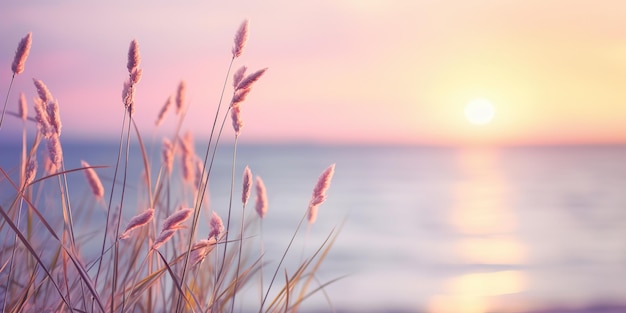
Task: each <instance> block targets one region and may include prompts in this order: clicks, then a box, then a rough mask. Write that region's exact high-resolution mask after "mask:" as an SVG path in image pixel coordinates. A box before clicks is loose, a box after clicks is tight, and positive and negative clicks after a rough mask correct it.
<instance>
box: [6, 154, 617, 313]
mask: <svg viewBox="0 0 626 313" xmlns="http://www.w3.org/2000/svg"><path fill="white" fill-rule="evenodd" d="M64 149H65V160H66V161H65V162H66V167H67V168H73V167H79V166H80V163H79V162H80V160H81V159H84V160H86V161H88V162H89V163H91V164H92V165H113V164H114V162H115V157H116V153H117V148H116V146H115V145H104V144H103V145H81V144H66V145H65V146H64ZM203 149H205V148H204V147H202V146H201V145H200V144H198V146H197V150H198V151H199V154H202V155H203V154H204V152H203ZM158 150H159V149H158V148H156V149H155V150H154V151H152V150H150V149H149V151H148V152H149V154H150V155H151V156H153V157H154V158H155V159H156V160H159V159H160V155H159V151H158ZM132 152H133V153H134V154H135V157H133V158H132V159H131V162H130V172H129V173H130V174H129V181H130V183H129V185H130V188H131V189H130V190H132V189H133V188H134V189H135V190H140V191H141V187H139V186H138V182H139V177H140V173H141V169H142V167H141V162H140V158H138V157H136V156H137V155H138V149H137V148H136V147H135V148H133V151H132ZM237 156H238V161H237V173H236V175H235V176H236V182H235V184H236V193H235V199H238V197H239V192H240V191H239V190H240V187H239V186H240V183H241V182H240V180H241V178H240V177H241V172H242V170H243V167H244V166H245V165H249V166H250V168H251V169H252V171H253V173H254V174H255V175H259V176H261V177H262V178H263V180H264V181H265V185H266V187H267V192H268V196H269V210H268V214H267V216H266V218H265V220H264V222H263V223H264V224H263V238H264V241H265V248H266V255H267V256H268V257H269V258H270V259H269V261H270V262H271V263H270V265H269V266H268V268H269V269H268V268H266V272H267V274H266V277H268V276H270V272H271V269H273V268H271V267H272V266H276V264H277V262H278V259H279V257H280V255H281V252H282V251H283V249H284V248H285V247H286V245H287V243H288V241H289V237H290V236H291V234H292V233H293V231H294V230H295V227H296V225H297V223H298V221H299V219H300V218H301V216H302V214H303V212H304V210H305V209H306V205H307V203H308V200H309V197H310V195H311V191H312V189H313V186H314V184H315V182H316V180H317V178H318V176H319V174H320V173H321V172H322V171H323V170H324V169H325V168H326V167H327V166H328V165H330V164H331V163H336V173H335V177H334V179H333V182H332V185H331V189H330V190H329V192H328V200H327V202H326V203H324V204H323V205H322V206H321V207H320V211H319V216H318V220H317V222H316V223H315V224H313V225H312V226H311V227H310V228H309V229H308V230H307V229H303V231H302V234H301V236H299V239H298V240H297V241H296V248H295V249H293V250H292V251H291V252H290V254H289V255H288V259H289V260H288V261H287V268H288V270H289V271H290V272H293V271H295V269H296V266H297V264H298V263H299V262H300V260H301V259H302V257H303V255H304V256H306V255H310V253H311V251H313V250H314V249H315V248H317V247H318V246H319V245H320V244H321V242H322V241H323V240H324V239H325V238H326V236H327V235H328V234H329V232H330V231H331V230H332V229H333V228H334V227H337V228H341V229H340V234H339V237H338V239H337V241H336V242H335V243H334V246H333V248H332V250H331V253H330V255H329V256H328V258H327V259H326V261H325V262H324V264H323V266H322V267H321V269H320V270H319V272H318V277H317V278H318V279H319V282H322V283H323V282H326V281H329V280H332V279H334V278H337V277H340V276H342V275H345V274H349V276H348V277H347V278H344V279H342V280H340V281H338V282H336V283H334V284H332V285H330V286H329V287H327V288H326V291H327V294H328V296H329V298H330V304H329V303H328V301H327V300H326V299H325V298H324V296H323V294H322V293H318V294H317V295H316V296H314V297H312V298H310V299H309V301H308V303H307V305H305V306H304V307H303V309H307V310H314V311H315V310H316V311H322V312H325V311H330V310H331V308H335V309H338V310H345V311H351V312H390V311H393V310H396V311H401V312H485V311H496V312H500V311H515V312H517V311H529V310H537V309H540V308H544V307H564V308H576V307H584V306H589V305H594V304H622V305H626V287H624V282H625V281H626V147H619V146H616V147H610V146H602V147H526V148H498V149H460V148H423V147H422V148H420V147H338V146H304V145H303V146H297V145H288V146H287V145H285V146H280V145H277V146H260V145H259V146H255V145H243V146H240V147H239V149H238V151H237ZM18 158H19V147H17V146H10V145H5V146H2V148H1V151H0V166H2V167H3V168H4V169H6V170H9V171H10V170H15V168H16V165H17V164H18V160H19V159H18ZM231 158H232V148H229V147H227V146H224V148H223V149H221V150H220V152H219V153H218V156H217V159H216V163H215V165H214V168H213V170H212V173H211V182H210V207H211V208H212V209H214V210H216V211H217V212H218V213H219V214H220V215H222V216H225V215H226V212H227V208H228V199H229V197H228V195H229V188H230V180H229V179H230V162H231ZM155 163H158V162H155ZM174 166H175V167H177V168H178V167H180V164H179V163H178V161H177V163H175V165H174ZM153 171H154V172H156V171H158V169H157V168H156V167H155V168H154V169H153ZM177 171H178V170H177ZM99 173H100V175H101V176H102V178H103V180H104V181H105V186H109V187H110V184H111V177H112V169H111V168H108V169H102V170H99ZM153 175H156V174H153ZM175 175H176V173H175ZM2 184H3V185H2V188H5V185H4V183H2ZM109 187H107V189H108V188H109ZM70 190H71V191H72V192H73V193H74V194H79V195H80V196H77V197H74V199H72V201H75V202H76V205H75V207H77V206H79V205H85V204H84V203H87V202H88V201H86V199H88V197H89V196H90V195H89V190H88V187H87V186H86V185H85V184H84V177H83V176H82V174H80V173H77V174H75V175H72V176H71V180H70ZM129 194H130V195H131V196H130V197H128V198H127V199H126V200H125V207H128V208H130V209H128V210H130V211H129V212H130V213H129V215H132V214H134V213H136V211H133V210H136V209H137V208H138V207H141V206H142V205H144V204H143V203H144V202H145V199H143V198H142V197H137V196H134V195H135V194H137V193H136V192H135V193H133V192H130V193H129ZM0 195H2V198H0V201H2V203H3V204H5V203H7V201H10V200H9V199H10V196H8V195H7V192H6V190H4V191H2V192H0ZM127 195H128V194H127ZM107 198H108V196H107ZM253 201H254V200H253ZM236 203H238V202H236ZM235 208H236V210H235V211H234V212H235V213H234V214H235V216H234V218H235V219H236V218H237V217H238V216H240V214H241V213H240V206H239V205H236V206H235ZM252 211H253V210H252V209H250V210H249V211H248V212H251V213H253V212H252ZM96 212H98V211H97V210H96ZM102 212H103V211H102ZM102 212H99V213H93V214H94V215H96V217H97V215H98V214H103V213H102ZM92 220H94V223H96V222H97V221H99V219H97V218H92ZM205 220H206V219H205ZM344 222H345V223H344ZM342 223H343V226H341V225H342ZM207 231H208V230H206V227H205V228H204V229H201V230H200V232H207ZM251 240H259V238H258V237H255V238H252V239H251ZM281 273H282V271H281ZM251 289H252V290H248V291H246V294H245V296H242V297H243V298H244V299H245V302H248V303H250V305H249V306H248V305H242V309H246V308H251V307H254V304H256V303H258V290H254V288H251Z"/></svg>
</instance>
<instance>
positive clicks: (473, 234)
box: [429, 149, 528, 313]
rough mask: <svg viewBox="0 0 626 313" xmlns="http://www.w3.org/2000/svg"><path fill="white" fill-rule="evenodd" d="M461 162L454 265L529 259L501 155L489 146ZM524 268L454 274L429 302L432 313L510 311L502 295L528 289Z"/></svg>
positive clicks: (453, 218) (465, 154) (453, 221)
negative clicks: (518, 233) (500, 164)
mask: <svg viewBox="0 0 626 313" xmlns="http://www.w3.org/2000/svg"><path fill="white" fill-rule="evenodd" d="M458 164H459V167H460V169H461V171H462V172H463V173H464V175H465V176H464V177H463V179H462V180H461V181H460V182H459V183H458V184H457V189H456V192H455V197H454V204H453V206H452V207H451V209H450V213H449V220H448V221H449V223H450V225H451V226H452V228H453V229H454V230H455V232H456V233H457V234H458V235H459V238H458V240H457V242H456V243H455V244H453V245H452V247H451V248H452V249H454V253H453V255H454V256H455V257H456V258H457V259H456V260H453V263H455V264H456V263H460V264H479V265H502V266H513V265H521V264H525V263H526V262H528V249H527V246H526V245H525V243H524V242H523V241H522V240H520V239H519V238H518V237H517V236H516V225H517V224H516V217H515V215H514V212H513V210H512V208H511V207H510V203H509V202H510V201H509V198H508V197H509V195H508V194H507V189H508V186H507V181H506V178H505V177H504V176H503V175H502V173H501V172H499V170H498V154H497V152H496V151H493V150H488V149H477V150H464V151H462V152H461V153H459V159H458ZM527 286H528V277H527V275H526V274H525V273H524V272H523V271H519V270H507V271H502V270H501V269H499V270H496V269H495V268H494V270H493V271H488V270H487V271H485V270H482V271H479V272H476V271H475V272H469V271H468V272H466V273H462V274H459V275H458V276H453V277H451V278H450V279H448V280H447V281H446V283H445V284H444V285H443V289H444V290H443V292H442V293H440V294H438V295H435V296H434V297H432V298H431V299H430V301H429V312H433V313H447V312H454V313H465V312H467V313H479V312H487V311H492V310H498V311H500V310H502V311H507V309H506V308H505V306H502V303H503V302H506V301H503V299H502V297H503V296H505V295H511V294H516V293H519V292H522V291H524V290H526V289H527Z"/></svg>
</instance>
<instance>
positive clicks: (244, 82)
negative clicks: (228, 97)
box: [235, 67, 267, 90]
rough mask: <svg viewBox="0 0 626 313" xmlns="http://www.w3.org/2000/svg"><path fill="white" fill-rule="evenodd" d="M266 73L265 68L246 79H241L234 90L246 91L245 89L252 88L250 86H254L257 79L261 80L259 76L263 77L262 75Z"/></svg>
mask: <svg viewBox="0 0 626 313" xmlns="http://www.w3.org/2000/svg"><path fill="white" fill-rule="evenodd" d="M266 71H267V67H266V68H264V69H260V70H258V71H256V72H254V73H252V74H250V75H248V76H246V78H244V79H242V80H241V82H239V84H238V85H237V88H235V89H236V90H239V89H247V88H250V87H252V84H254V83H255V82H256V81H257V80H259V78H261V76H263V74H265V72H266Z"/></svg>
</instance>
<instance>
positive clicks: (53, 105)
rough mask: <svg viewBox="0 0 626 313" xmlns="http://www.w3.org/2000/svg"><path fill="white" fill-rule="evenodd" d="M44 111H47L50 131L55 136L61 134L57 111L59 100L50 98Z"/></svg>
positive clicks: (59, 116)
mask: <svg viewBox="0 0 626 313" xmlns="http://www.w3.org/2000/svg"><path fill="white" fill-rule="evenodd" d="M46 111H47V113H48V123H49V124H50V127H51V129H52V131H54V133H55V134H56V135H57V136H61V127H62V124H61V114H60V113H59V102H58V101H57V100H56V99H55V100H50V102H48V105H47V106H46Z"/></svg>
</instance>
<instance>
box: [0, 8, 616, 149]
mask: <svg viewBox="0 0 626 313" xmlns="http://www.w3.org/2000/svg"><path fill="white" fill-rule="evenodd" d="M246 18H248V19H249V20H250V37H249V40H248V43H247V46H246V49H245V50H244V54H243V55H242V57H241V58H239V59H237V60H236V61H235V64H234V66H233V68H234V69H237V68H238V67H239V66H241V65H246V66H248V68H249V69H250V70H256V69H260V68H264V67H269V70H268V72H267V73H266V75H265V76H264V77H263V78H262V79H261V81H259V82H258V83H257V84H256V85H255V86H254V89H253V90H252V93H251V94H250V96H249V97H248V99H247V100H246V101H245V103H244V104H243V108H242V114H243V119H244V122H245V126H244V129H243V130H242V134H241V137H240V138H241V140H242V141H245V142H310V143H390V144H396V143H403V144H405V143H406V144H436V145H439V144H442V145H456V144H461V145H472V144H554V143H559V144H563V143H564V144H570V143H626V2H624V1H621V0H614V1H611V0H606V1H579V0H554V1H539V0H528V1H501V0H470V1H462V0H455V1H453V0H447V1H446V0H444V1H419V0H404V1H388V0H342V1H289V0H269V1H180V2H176V3H174V2H171V1H99V2H97V3H96V2H87V1H43V0H39V1H4V2H2V4H0V43H1V44H0V47H1V48H0V95H1V96H2V100H3V101H4V98H5V96H6V91H7V89H8V86H9V81H10V78H11V62H12V60H13V56H14V53H15V49H16V47H17V44H18V42H19V40H20V39H21V38H22V37H23V36H24V35H25V34H26V33H27V32H29V31H32V32H33V44H32V49H31V52H30V56H29V58H28V60H27V61H26V70H25V71H24V73H22V74H21V75H19V76H17V77H16V80H15V83H14V84H13V89H12V90H11V94H10V97H9V104H8V107H9V110H10V111H15V110H16V108H17V99H18V96H19V93H20V92H24V93H25V94H26V96H27V99H28V100H29V105H30V106H29V108H30V109H31V113H30V115H31V116H32V98H33V96H34V95H35V94H36V92H35V88H34V87H33V84H32V78H37V79H41V80H42V81H43V82H44V83H46V85H47V86H48V87H49V89H50V91H51V92H52V94H53V95H54V96H55V97H56V98H57V99H58V101H59V104H60V110H61V118H62V121H63V124H64V128H63V134H62V138H68V139H82V138H105V139H115V138H117V136H118V134H119V131H120V127H121V121H122V116H123V112H124V111H123V105H122V102H121V91H122V83H123V81H124V79H125V78H126V77H127V72H126V56H127V51H128V46H129V43H130V41H131V40H132V39H133V38H136V39H137V41H138V42H139V46H140V51H141V56H142V63H141V68H143V71H144V74H143V79H142V81H141V82H140V83H139V85H138V86H137V94H136V101H137V108H136V116H135V117H136V120H137V122H138V124H139V127H140V129H141V130H142V132H143V133H145V134H152V133H153V130H154V129H155V128H154V121H155V119H156V116H157V114H158V111H159V110H160V108H161V106H162V105H163V103H164V102H165V100H166V99H167V97H168V96H170V95H174V94H175V92H176V88H177V85H178V83H179V81H181V80H185V81H186V83H187V90H188V92H187V99H188V100H189V105H190V109H189V113H188V116H187V119H186V121H185V124H184V126H183V130H191V131H193V132H194V134H195V136H196V137H198V138H199V137H203V136H207V135H208V131H209V126H208V125H210V123H211V122H212V120H213V115H214V112H215V107H216V104H217V101H218V100H219V92H220V88H221V85H222V84H223V81H224V79H225V75H226V70H227V67H228V63H229V61H230V58H231V47H232V42H233V36H234V34H235V32H236V30H237V28H238V26H239V24H240V23H241V22H242V20H244V19H246ZM229 87H230V77H229ZM231 92H232V89H230V88H229V89H227V94H226V95H227V98H228V99H230V97H229V96H228V95H229V94H230V93H231ZM477 98H483V99H488V100H489V101H490V102H491V103H493V106H494V107H495V112H496V113H495V117H494V119H493V121H492V122H491V123H489V124H486V125H482V126H477V125H473V124H471V123H469V122H468V121H467V120H466V118H465V116H464V113H463V110H464V107H465V105H466V104H467V103H468V102H470V101H471V100H473V99H477ZM5 123H6V124H4V125H3V126H2V129H1V130H0V141H8V140H11V139H10V138H9V137H13V136H17V137H18V139H17V140H19V134H20V132H21V122H20V121H19V120H18V119H17V118H15V117H12V116H9V117H8V118H7V119H6V121H5ZM175 124H176V123H175V119H174V115H173V114H172V112H170V114H169V115H168V116H167V117H166V120H165V123H164V124H163V125H162V126H161V128H159V130H158V133H163V134H169V133H171V131H172V130H173V129H174V128H175ZM33 126H34V125H31V126H30V127H31V129H32V130H34V127H33ZM227 126H228V127H227V136H232V129H231V127H230V121H228V125H227Z"/></svg>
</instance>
